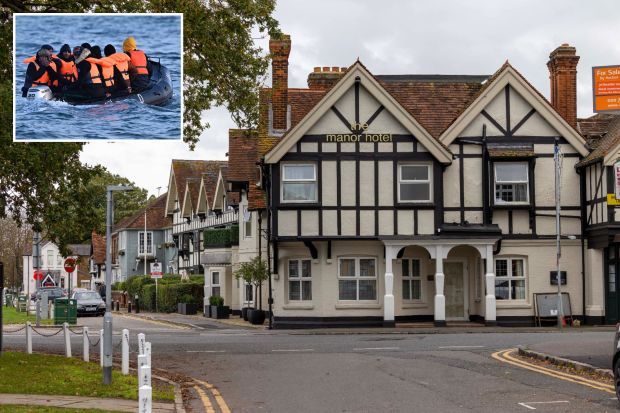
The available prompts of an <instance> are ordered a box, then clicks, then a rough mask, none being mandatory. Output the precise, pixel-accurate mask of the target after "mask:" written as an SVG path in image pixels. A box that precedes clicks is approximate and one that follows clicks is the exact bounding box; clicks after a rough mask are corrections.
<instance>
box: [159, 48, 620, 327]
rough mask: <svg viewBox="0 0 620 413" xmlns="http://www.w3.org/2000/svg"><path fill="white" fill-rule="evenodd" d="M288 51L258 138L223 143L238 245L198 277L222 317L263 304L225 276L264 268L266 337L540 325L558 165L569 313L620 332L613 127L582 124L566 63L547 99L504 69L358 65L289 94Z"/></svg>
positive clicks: (619, 131) (323, 74) (552, 256)
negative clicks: (382, 71)
mask: <svg viewBox="0 0 620 413" xmlns="http://www.w3.org/2000/svg"><path fill="white" fill-rule="evenodd" d="M290 48H291V41H290V38H289V37H288V36H283V37H282V38H280V39H272V40H271V41H270V49H271V53H272V57H273V66H272V72H273V83H272V84H273V85H274V87H273V88H272V89H266V90H263V91H262V93H261V105H262V106H261V108H262V110H261V124H260V126H259V128H258V130H256V131H240V130H232V131H231V134H230V140H229V145H230V147H229V161H228V165H227V176H226V177H225V178H222V176H221V174H220V181H223V182H225V185H224V184H222V190H221V192H222V194H221V195H219V196H215V199H216V200H217V199H218V198H219V197H224V198H225V197H226V196H229V194H232V193H234V194H235V196H237V194H239V195H240V197H239V198H238V201H237V202H238V206H236V208H238V210H239V217H238V219H239V223H240V226H239V227H240V231H239V246H238V247H232V254H230V255H229V259H228V261H227V260H223V261H222V260H220V262H217V263H214V264H212V265H211V264H209V253H210V251H209V250H208V248H205V250H206V251H205V254H204V257H203V258H204V259H203V260H202V261H201V265H203V266H204V267H205V274H206V278H207V286H208V288H209V285H210V284H211V283H212V281H213V280H211V276H210V275H209V274H210V271H211V270H213V268H215V269H216V271H217V274H218V277H217V282H218V285H217V288H218V289H217V291H218V292H219V293H220V294H222V295H223V296H224V297H225V299H226V300H227V302H230V303H231V305H232V307H233V309H235V310H238V309H239V308H240V307H242V306H243V305H244V303H248V302H253V303H255V301H256V300H255V299H254V297H252V296H251V290H250V293H248V291H247V288H245V287H244V286H242V285H240V284H239V282H235V281H234V278H233V277H232V271H233V270H234V269H235V268H236V266H237V265H238V263H239V262H242V261H247V260H249V259H251V258H252V257H253V256H256V255H257V254H259V253H260V254H261V255H262V256H263V258H265V259H268V260H269V264H270V267H271V272H272V280H271V284H272V290H271V294H270V292H269V289H268V288H267V287H266V286H265V288H263V291H262V296H263V300H264V302H267V299H268V298H269V296H270V295H271V297H272V298H273V307H272V311H273V316H274V325H275V326H276V327H281V328H288V327H302V326H314V325H332V326H335V325H387V326H390V325H394V324H395V323H398V322H406V321H434V323H435V324H436V325H445V324H446V322H448V323H450V322H451V321H456V320H471V321H479V322H483V323H486V324H490V325H493V324H496V323H498V324H505V325H507V324H512V325H516V324H533V323H534V319H535V315H536V309H535V299H534V295H535V294H538V293H554V292H555V291H557V286H556V285H555V284H554V283H553V281H554V280H555V275H554V273H552V271H555V268H556V244H555V238H556V222H555V197H554V188H555V187H554V173H555V172H554V171H555V170H554V151H555V150H556V148H557V150H559V151H560V152H561V154H562V179H561V206H562V218H561V233H562V257H561V271H562V290H563V291H564V292H566V293H568V297H569V299H570V308H565V309H564V311H565V312H566V313H570V314H572V315H573V316H574V317H575V318H578V319H582V320H584V321H585V322H589V323H603V322H607V323H613V322H615V321H616V320H617V319H618V312H619V311H618V305H619V303H620V300H618V299H617V297H616V294H617V293H616V285H618V283H617V277H618V274H619V273H620V271H619V268H618V265H620V258H619V257H620V255H619V254H620V251H618V247H617V245H616V244H615V243H614V242H615V241H616V237H618V236H617V235H616V232H617V231H618V228H620V225H618V224H617V223H616V222H615V213H614V207H613V206H609V205H607V203H606V202H607V194H608V193H612V192H613V176H612V174H611V171H612V169H611V168H612V165H613V163H614V162H615V161H616V159H617V158H618V156H619V153H620V149H619V148H620V121H618V120H616V118H615V117H614V116H613V115H596V116H594V117H592V118H589V119H577V116H576V69H577V63H578V60H579V57H578V56H576V51H575V48H573V47H570V46H568V45H562V46H560V47H558V48H557V49H555V50H553V51H552V52H551V54H550V56H549V61H548V62H541V70H545V69H544V64H545V63H546V64H547V67H548V70H549V76H550V80H551V86H552V87H551V97H550V100H547V99H546V98H545V96H543V95H542V94H541V93H540V92H538V91H537V90H536V89H535V88H534V87H533V86H532V85H531V84H530V83H529V82H528V81H527V79H525V78H524V77H523V76H522V75H521V74H520V73H519V72H518V71H517V69H516V68H514V67H512V66H511V65H510V64H509V63H508V62H506V63H505V64H504V65H502V66H501V67H499V68H498V69H497V71H496V72H495V73H494V74H492V75H484V76H472V75H445V76H444V75H419V74H413V75H408V74H404V75H379V74H375V73H372V72H371V71H370V70H371V68H367V67H365V66H364V65H363V64H362V63H361V62H360V61H357V62H354V63H353V64H352V65H351V66H350V67H348V68H340V67H323V68H315V69H314V72H313V73H310V75H309V76H308V88H307V89H306V88H304V89H294V88H289V87H288V56H289V53H290ZM219 185H220V184H219V183H218V188H219ZM224 188H225V190H224ZM218 190H220V189H218ZM220 203H221V202H220ZM171 205H172V204H171ZM180 209H183V207H182V206H181V207H180ZM211 252H212V253H217V254H220V255H219V256H222V253H223V252H225V251H221V250H217V251H211ZM224 261H226V262H224ZM248 294H250V295H248Z"/></svg>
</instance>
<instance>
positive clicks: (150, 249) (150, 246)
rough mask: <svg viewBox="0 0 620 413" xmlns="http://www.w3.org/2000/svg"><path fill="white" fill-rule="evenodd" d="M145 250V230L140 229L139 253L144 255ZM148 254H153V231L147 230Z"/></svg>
mask: <svg viewBox="0 0 620 413" xmlns="http://www.w3.org/2000/svg"><path fill="white" fill-rule="evenodd" d="M149 237H150V240H149ZM149 241H150V242H149ZM144 250H145V248H144V231H140V232H139V233H138V255H142V256H144ZM146 255H153V231H147V232H146Z"/></svg>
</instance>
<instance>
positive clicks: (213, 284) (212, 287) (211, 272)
mask: <svg viewBox="0 0 620 413" xmlns="http://www.w3.org/2000/svg"><path fill="white" fill-rule="evenodd" d="M213 274H217V284H216V283H215V282H214V281H213ZM209 281H210V282H211V295H212V296H213V295H219V296H220V297H222V271H220V270H215V271H210V272H209ZM214 288H218V289H219V293H218V294H215V292H214V291H213V289H214Z"/></svg>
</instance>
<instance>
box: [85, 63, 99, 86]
mask: <svg viewBox="0 0 620 413" xmlns="http://www.w3.org/2000/svg"><path fill="white" fill-rule="evenodd" d="M86 60H88V59H86ZM90 81H91V83H94V84H100V83H101V75H100V74H99V68H98V67H97V65H96V64H94V63H91V64H90Z"/></svg>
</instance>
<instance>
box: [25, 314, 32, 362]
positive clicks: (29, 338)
mask: <svg viewBox="0 0 620 413" xmlns="http://www.w3.org/2000/svg"><path fill="white" fill-rule="evenodd" d="M26 352H27V353H28V354H32V324H30V321H28V322H26Z"/></svg>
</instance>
